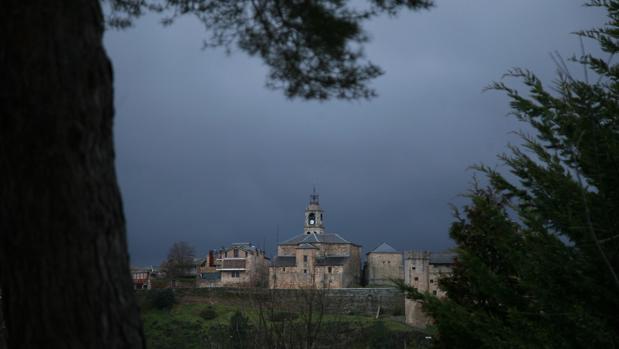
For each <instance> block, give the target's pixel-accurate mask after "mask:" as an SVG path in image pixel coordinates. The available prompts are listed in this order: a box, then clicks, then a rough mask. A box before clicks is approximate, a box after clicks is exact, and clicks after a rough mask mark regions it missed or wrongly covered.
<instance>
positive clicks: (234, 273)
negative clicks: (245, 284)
mask: <svg viewBox="0 0 619 349" xmlns="http://www.w3.org/2000/svg"><path fill="white" fill-rule="evenodd" d="M240 276H241V272H240V271H233V272H232V277H233V278H238V277H240Z"/></svg>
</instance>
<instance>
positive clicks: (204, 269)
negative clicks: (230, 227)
mask: <svg viewBox="0 0 619 349" xmlns="http://www.w3.org/2000/svg"><path fill="white" fill-rule="evenodd" d="M198 268H199V279H198V280H199V281H198V285H199V286H200V287H266V286H267V284H268V272H269V259H268V258H267V256H266V254H265V252H264V251H263V250H260V249H258V248H257V247H256V246H254V245H253V244H251V243H249V242H240V243H233V244H231V245H230V246H229V247H227V248H221V249H219V250H215V251H209V254H208V256H207V258H205V260H204V261H203V262H202V263H201V264H200V265H199V267H198Z"/></svg>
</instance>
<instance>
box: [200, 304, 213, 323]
mask: <svg viewBox="0 0 619 349" xmlns="http://www.w3.org/2000/svg"><path fill="white" fill-rule="evenodd" d="M200 317H201V318H203V319H204V320H213V319H215V318H217V312H216V311H215V309H213V307H212V306H210V305H209V306H208V307H206V308H205V309H202V311H201V312H200Z"/></svg>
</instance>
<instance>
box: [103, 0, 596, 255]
mask: <svg viewBox="0 0 619 349" xmlns="http://www.w3.org/2000/svg"><path fill="white" fill-rule="evenodd" d="M158 21H159V18H158V17H157V16H154V15H148V16H145V17H143V18H141V19H140V20H138V21H137V22H136V23H135V26H134V28H131V29H127V30H124V31H108V32H107V33H106V37H105V44H106V48H107V51H108V54H109V55H110V57H111V59H112V61H113V64H114V72H115V103H116V124H115V138H116V151H117V171H118V175H119V179H120V184H121V189H122V192H123V198H124V208H125V213H126V217H127V222H128V239H129V249H130V254H131V259H132V264H134V265H150V264H159V263H160V262H161V261H162V260H163V259H164V258H165V256H166V253H167V250H168V248H169V247H170V246H171V245H172V243H173V242H174V241H179V240H184V241H187V242H189V243H191V244H192V245H194V246H195V247H196V250H197V251H198V252H199V253H200V254H204V253H206V251H207V250H208V249H210V248H217V247H220V246H222V245H227V244H229V243H232V242H239V241H251V242H254V243H255V244H257V245H258V246H261V247H262V246H263V245H266V248H267V251H269V252H271V253H272V251H273V250H274V247H275V243H276V241H275V240H276V236H277V234H278V233H277V232H278V231H279V238H280V240H284V239H286V238H288V237H291V236H293V235H295V234H298V233H300V232H301V231H302V228H303V225H302V224H303V221H302V220H303V212H304V208H305V206H306V205H307V202H308V199H309V194H310V193H311V190H312V187H313V186H314V185H315V186H316V187H317V189H318V192H319V193H320V198H321V205H322V207H323V209H324V210H325V215H326V217H325V224H326V228H327V230H328V231H331V232H337V233H340V234H341V235H342V236H344V237H345V238H347V239H349V240H351V241H353V242H356V243H359V244H361V245H363V248H364V251H365V252H367V251H368V250H370V249H372V248H374V247H376V246H377V245H378V244H380V243H381V242H383V241H386V242H388V243H389V244H390V245H392V246H394V247H395V248H397V249H399V250H405V249H430V250H441V249H446V248H449V247H451V246H452V242H450V240H449V237H448V228H449V225H450V223H451V222H452V221H453V218H452V216H451V211H450V208H449V204H450V203H454V204H457V205H460V204H462V203H463V202H465V201H464V200H463V199H462V198H460V197H459V196H458V195H459V194H461V193H463V192H465V191H466V190H467V188H468V187H469V184H470V182H471V178H472V175H473V173H472V172H471V171H469V170H467V168H468V167H469V166H470V165H472V164H476V163H480V162H483V163H486V164H488V165H491V166H494V165H496V164H498V161H497V159H496V155H497V154H498V153H501V152H504V151H505V149H506V148H505V146H506V144H507V143H508V142H516V141H517V139H516V138H515V137H514V136H513V135H512V134H511V133H510V132H511V131H514V130H518V129H521V128H523V127H524V126H525V125H522V124H519V123H517V122H516V121H515V120H514V119H513V118H510V117H507V116H506V115H507V113H508V112H509V106H508V103H507V99H506V98H505V96H503V95H501V94H499V93H495V92H486V93H482V89H483V88H484V87H485V86H487V85H488V84H489V83H490V82H492V81H495V80H498V79H500V78H501V76H502V74H504V73H505V72H506V71H507V70H508V69H509V68H512V67H524V68H529V69H531V70H532V71H534V72H536V73H537V74H538V75H539V76H540V77H541V78H542V79H543V80H544V81H546V82H550V81H552V80H553V78H554V72H555V68H556V67H555V65H554V63H553V61H552V60H551V59H550V58H549V53H550V52H554V51H557V52H559V53H561V54H562V55H563V56H564V57H569V56H571V55H573V54H580V43H579V40H578V38H577V37H576V36H575V35H570V33H572V32H575V31H577V30H580V29H587V28H590V27H592V26H595V25H599V24H601V23H602V22H603V21H604V14H603V13H602V12H601V11H599V10H596V9H591V8H584V7H583V6H582V3H581V2H580V1H565V0H547V1H534V0H527V1H496V0H495V1H490V0H484V1H481V0H480V1H456V0H444V1H441V0H439V1H437V7H435V8H434V9H432V10H431V11H422V12H418V13H402V14H401V15H399V16H397V17H396V18H388V17H386V16H385V17H382V18H379V19H376V20H374V21H372V22H370V23H369V25H368V26H367V31H368V32H369V34H370V36H371V39H372V40H371V42H370V43H369V44H368V45H367V47H366V54H367V56H368V58H369V59H370V60H371V61H372V62H374V63H377V64H379V65H380V66H381V67H382V68H383V69H384V70H385V71H386V74H385V75H384V76H382V77H380V78H378V79H377V80H375V81H374V83H373V87H374V88H375V89H376V90H377V92H378V94H379V96H378V97H377V98H375V99H373V100H371V101H353V102H343V101H329V102H324V103H319V102H305V101H299V100H292V101H291V100H287V99H286V98H285V97H284V96H283V94H282V93H281V91H272V90H268V89H266V88H265V87H264V82H265V76H266V74H267V69H266V68H265V67H264V66H263V64H262V63H261V62H260V60H259V59H257V58H250V57H248V56H246V55H245V54H243V53H242V52H233V53H232V54H231V55H229V56H228V55H226V53H225V52H224V50H222V49H210V50H202V49H201V45H202V39H203V38H204V37H205V33H204V31H203V29H202V27H201V26H200V24H199V23H198V21H197V20H195V19H193V18H191V17H188V18H185V19H182V20H180V21H178V22H177V23H175V24H174V25H172V26H170V27H163V26H162V25H161V24H160V23H159V22H158ZM586 44H587V43H586ZM589 49H591V48H589ZM574 68H575V69H576V68H577V67H574ZM579 73H581V72H580V71H575V72H574V74H575V75H577V76H578V75H579ZM513 83H514V85H515V86H517V83H516V82H515V81H514V82H513Z"/></svg>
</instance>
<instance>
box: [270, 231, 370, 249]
mask: <svg viewBox="0 0 619 349" xmlns="http://www.w3.org/2000/svg"><path fill="white" fill-rule="evenodd" d="M316 242H318V243H323V244H351V245H355V246H359V245H357V244H354V243H352V242H350V241H348V240H346V239H344V238H343V237H341V236H340V235H339V234H336V233H324V234H299V235H296V236H293V237H292V238H290V239H288V240H285V241H283V242H281V243H280V245H298V244H300V243H316Z"/></svg>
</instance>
